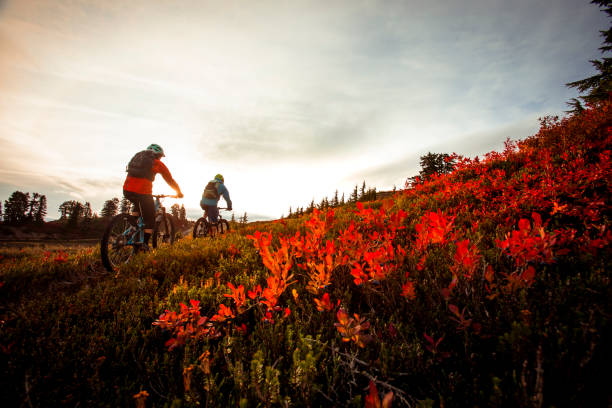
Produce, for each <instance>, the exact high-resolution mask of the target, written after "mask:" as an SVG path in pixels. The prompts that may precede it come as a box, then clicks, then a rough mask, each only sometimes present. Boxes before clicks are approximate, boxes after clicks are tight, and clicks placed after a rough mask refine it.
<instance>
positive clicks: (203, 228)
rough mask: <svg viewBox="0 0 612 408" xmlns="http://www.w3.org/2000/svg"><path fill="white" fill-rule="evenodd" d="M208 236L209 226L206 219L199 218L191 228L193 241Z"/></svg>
mask: <svg viewBox="0 0 612 408" xmlns="http://www.w3.org/2000/svg"><path fill="white" fill-rule="evenodd" d="M209 234H210V224H208V221H206V218H204V217H201V218H199V219H198V220H197V221H196V223H195V224H194V226H193V239H196V238H204V237H207V236H208V235H209Z"/></svg>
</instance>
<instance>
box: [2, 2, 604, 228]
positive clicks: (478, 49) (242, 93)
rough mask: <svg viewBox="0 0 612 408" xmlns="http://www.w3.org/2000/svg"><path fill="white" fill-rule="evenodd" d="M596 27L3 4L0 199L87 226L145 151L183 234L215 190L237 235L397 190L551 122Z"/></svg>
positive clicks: (490, 8)
mask: <svg viewBox="0 0 612 408" xmlns="http://www.w3.org/2000/svg"><path fill="white" fill-rule="evenodd" d="M608 27H609V21H608V20H607V19H606V16H605V14H604V13H603V12H601V11H600V10H599V9H598V7H597V6H595V5H592V4H590V2H589V1H588V0H513V1H507V0H464V1H459V0H440V1H436V2H431V1H429V0H403V1H394V0H385V1H382V0H378V1H377V0H336V1H329V0H324V1H323V0H321V1H319V0H311V1H308V0H285V1H281V0H277V1H271V0H258V1H252V0H243V1H237V0H223V1H207V0H174V1H168V0H130V1H124V0H0V152H2V156H3V157H2V160H0V200H2V201H4V200H6V199H7V198H8V197H9V196H10V194H11V193H12V192H13V191H15V190H19V191H23V192H30V193H32V192H38V193H40V194H45V195H46V196H47V199H48V218H49V219H55V218H58V217H59V213H58V212H57V208H58V207H59V205H60V204H61V203H62V202H64V201H66V200H79V201H81V202H86V201H87V202H90V203H91V206H92V208H93V209H94V211H98V212H99V210H100V209H101V208H102V205H103V203H104V201H105V200H108V199H110V198H113V197H119V198H120V197H121V196H122V185H123V181H124V179H125V176H126V173H125V166H126V165H127V163H128V162H129V160H130V158H131V157H132V156H133V155H134V154H135V153H136V152H138V151H140V150H143V149H145V148H146V147H147V146H148V145H149V144H151V143H157V144H159V145H161V146H162V147H163V148H164V150H165V152H166V157H165V158H164V159H163V161H164V163H165V164H166V165H167V166H168V168H169V169H170V171H171V173H172V175H173V177H174V178H175V180H176V181H177V182H178V184H179V185H180V186H181V189H182V190H183V193H184V194H185V197H184V199H182V200H179V201H176V200H167V201H166V202H165V204H166V206H167V208H168V207H169V206H170V205H172V204H173V203H175V202H177V203H179V204H184V205H185V207H186V209H187V213H188V216H189V217H190V218H193V219H195V218H197V217H199V216H200V214H201V210H200V208H199V200H200V197H201V194H202V191H203V189H204V187H205V185H206V183H207V182H208V181H209V180H210V179H212V178H213V176H214V175H215V174H217V173H221V174H223V175H224V177H225V181H226V186H227V188H228V190H229V192H230V195H231V199H232V201H233V204H234V205H233V207H234V211H235V214H236V217H239V216H242V215H243V214H244V213H245V212H246V213H247V216H248V218H249V220H256V219H266V218H268V219H272V218H279V217H280V216H281V215H287V213H288V210H289V207H292V208H293V209H295V208H296V207H299V206H303V207H306V206H307V205H308V204H309V203H310V201H311V200H313V199H314V200H315V202H319V201H320V200H321V199H322V198H323V197H329V198H331V197H332V196H333V195H334V192H335V191H336V190H338V192H339V194H340V196H341V195H342V194H343V193H344V194H345V195H346V197H348V196H349V195H350V193H351V191H352V190H353V188H354V186H355V185H359V186H361V185H362V183H363V182H364V181H365V183H366V185H367V187H376V189H377V190H379V191H381V190H390V189H393V188H394V186H395V187H397V188H401V187H403V186H404V183H405V181H406V179H407V178H408V177H411V176H414V175H416V174H417V173H418V171H419V169H420V167H419V157H420V156H421V155H424V154H426V153H428V152H435V153H452V152H456V153H458V154H462V155H464V156H469V157H474V156H477V155H482V154H484V153H487V152H489V151H492V150H501V149H502V148H503V143H504V141H505V140H506V139H507V138H511V139H513V140H518V139H522V138H525V137H528V136H530V135H533V134H535V133H536V132H537V129H538V127H539V121H538V118H540V117H544V116H547V115H563V112H564V111H565V110H567V109H568V107H567V106H566V105H565V103H566V102H567V101H568V100H569V99H570V98H572V97H576V96H577V92H576V90H574V89H568V88H567V87H566V86H565V85H564V84H566V83H567V82H570V81H575V80H578V79H582V78H585V77H587V76H589V75H592V74H593V73H595V71H594V68H593V67H592V65H591V64H590V63H589V60H591V59H595V58H600V57H601V54H600V51H599V50H598V47H599V46H600V45H601V41H602V39H601V37H599V30H603V29H607V28H608ZM154 193H169V194H170V193H172V190H171V189H170V187H168V186H167V185H166V184H165V182H164V181H163V179H162V178H161V176H158V177H157V179H156V182H155V186H154ZM223 204H224V203H223V202H221V203H220V205H221V206H223Z"/></svg>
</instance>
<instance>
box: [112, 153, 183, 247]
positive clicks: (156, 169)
mask: <svg viewBox="0 0 612 408" xmlns="http://www.w3.org/2000/svg"><path fill="white" fill-rule="evenodd" d="M162 157H165V154H164V150H163V149H162V148H161V146H159V145H157V144H155V143H153V144H151V145H149V147H147V149H146V150H143V151H141V152H138V153H136V154H135V155H134V157H132V160H130V163H129V164H128V166H127V168H126V171H127V173H128V175H127V177H126V178H125V183H123V195H124V196H125V198H127V199H128V200H130V201H131V202H132V204H133V208H132V216H133V219H132V220H131V222H132V223H134V224H135V222H136V217H138V215H140V213H142V218H143V219H144V246H145V247H146V248H148V246H149V239H150V238H151V234H153V227H154V225H155V203H154V202H153V180H155V175H156V174H158V173H159V174H161V175H162V177H163V178H164V180H165V181H166V183H168V185H169V186H170V187H172V189H173V190H174V191H176V194H177V196H178V198H182V197H183V193H182V192H181V188H180V187H179V185H178V184H177V183H176V181H174V179H173V178H172V175H171V174H170V171H169V170H168V168H167V167H166V165H165V164H164V163H162V162H161V160H160V159H161V158H162ZM139 209H140V210H139Z"/></svg>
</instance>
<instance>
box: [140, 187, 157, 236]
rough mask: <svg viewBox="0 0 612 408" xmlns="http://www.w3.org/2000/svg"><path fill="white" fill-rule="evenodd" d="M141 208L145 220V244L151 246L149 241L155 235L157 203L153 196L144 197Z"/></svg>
mask: <svg viewBox="0 0 612 408" xmlns="http://www.w3.org/2000/svg"><path fill="white" fill-rule="evenodd" d="M140 208H141V210H142V218H143V220H144V224H145V225H144V243H145V245H149V240H150V239H151V235H152V234H153V227H154V225H155V202H154V201H153V196H150V195H143V196H142V198H141V200H140Z"/></svg>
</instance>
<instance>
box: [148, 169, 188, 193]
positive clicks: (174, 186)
mask: <svg viewBox="0 0 612 408" xmlns="http://www.w3.org/2000/svg"><path fill="white" fill-rule="evenodd" d="M153 171H154V172H155V173H159V174H161V175H162V177H163V178H164V180H165V181H166V183H168V185H169V186H170V187H172V189H173V190H174V191H176V194H177V195H178V196H179V197H182V196H183V193H182V192H181V188H180V187H179V185H178V183H177V182H176V181H175V180H174V179H173V178H172V174H170V170H168V168H167V167H166V165H165V164H164V163H162V161H161V160H155V161H154V162H153Z"/></svg>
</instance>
